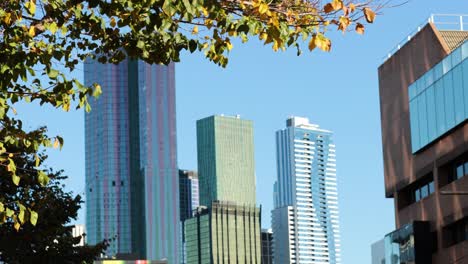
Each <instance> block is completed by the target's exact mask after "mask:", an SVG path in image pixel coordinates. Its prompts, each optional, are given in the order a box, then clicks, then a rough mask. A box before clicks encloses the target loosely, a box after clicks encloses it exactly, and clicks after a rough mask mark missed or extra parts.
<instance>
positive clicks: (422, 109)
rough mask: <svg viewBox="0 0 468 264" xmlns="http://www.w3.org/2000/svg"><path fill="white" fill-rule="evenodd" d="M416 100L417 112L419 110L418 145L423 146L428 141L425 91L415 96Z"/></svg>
mask: <svg viewBox="0 0 468 264" xmlns="http://www.w3.org/2000/svg"><path fill="white" fill-rule="evenodd" d="M416 100H418V112H419V140H420V145H421V146H424V145H426V144H427V143H428V142H429V138H428V133H427V104H426V92H423V93H422V94H420V95H419V96H418V98H416Z"/></svg>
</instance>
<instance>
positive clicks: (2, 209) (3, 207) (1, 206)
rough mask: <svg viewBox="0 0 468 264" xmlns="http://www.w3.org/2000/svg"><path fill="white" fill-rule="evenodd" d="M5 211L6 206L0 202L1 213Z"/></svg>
mask: <svg viewBox="0 0 468 264" xmlns="http://www.w3.org/2000/svg"><path fill="white" fill-rule="evenodd" d="M3 211H5V206H4V205H3V203H2V202H0V213H3Z"/></svg>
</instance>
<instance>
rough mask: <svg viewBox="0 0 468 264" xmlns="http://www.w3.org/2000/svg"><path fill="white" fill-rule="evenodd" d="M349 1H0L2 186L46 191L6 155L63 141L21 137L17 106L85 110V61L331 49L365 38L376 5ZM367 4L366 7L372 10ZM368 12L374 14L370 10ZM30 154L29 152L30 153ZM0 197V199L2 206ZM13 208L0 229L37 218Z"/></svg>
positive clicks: (220, 60) (94, 88)
mask: <svg viewBox="0 0 468 264" xmlns="http://www.w3.org/2000/svg"><path fill="white" fill-rule="evenodd" d="M375 1H379V0H374V2H372V1H371V2H366V3H356V2H355V1H354V0H346V1H343V0H330V2H326V3H324V2H323V1H321V0H177V1H168V0H166V1H164V0H2V1H0V126H1V128H2V130H1V131H0V165H1V166H4V167H5V168H6V172H5V173H4V174H2V176H3V179H2V181H4V180H7V179H8V178H10V179H8V180H11V181H12V182H13V183H14V184H15V185H16V186H18V185H20V184H21V181H23V180H24V179H25V178H26V177H33V176H34V177H35V178H36V179H37V184H39V185H42V186H44V185H46V184H47V182H48V176H47V174H46V173H45V172H44V171H43V170H40V167H39V166H40V158H36V160H37V161H36V164H35V165H36V167H35V169H36V171H34V172H33V173H34V174H35V175H31V173H26V172H22V171H21V170H18V169H17V166H16V160H15V156H17V155H21V152H20V153H17V152H15V151H13V150H12V149H13V148H14V149H20V150H21V151H28V153H30V152H32V153H36V152H37V151H39V149H40V148H41V147H55V148H58V147H60V148H61V146H62V145H63V139H62V138H61V137H58V136H57V137H55V138H49V137H47V136H45V135H44V134H43V133H27V132H25V131H24V129H23V128H22V123H21V121H20V120H15V119H13V116H14V115H15V114H16V110H15V109H14V107H13V106H14V104H15V103H17V102H19V101H25V102H32V101H35V102H38V103H40V104H41V105H42V104H49V105H51V106H53V107H56V108H62V109H63V110H65V111H69V110H70V108H71V107H72V106H73V107H75V106H76V108H84V109H85V110H86V111H90V110H91V107H90V105H89V103H88V97H89V96H93V97H97V96H99V95H100V94H101V86H100V85H99V84H93V85H91V86H89V87H88V86H85V85H84V84H83V83H82V82H81V80H78V79H73V78H70V77H69V76H70V75H69V74H68V73H70V72H72V71H74V70H75V69H76V68H77V67H79V65H80V64H81V63H83V62H85V61H86V60H87V59H96V60H98V61H99V62H101V63H119V62H121V61H122V60H124V59H125V58H132V59H141V60H144V61H145V62H147V63H150V64H153V63H158V64H168V63H170V62H172V61H174V62H177V61H179V59H180V53H181V52H182V51H184V50H185V51H189V52H191V53H193V52H203V53H204V54H205V56H206V57H207V58H208V59H209V60H211V61H213V62H214V63H216V64H217V65H220V66H223V67H224V66H226V65H227V63H228V57H227V56H228V53H229V51H230V50H231V49H232V48H233V44H232V39H234V38H239V39H241V40H242V41H243V42H245V41H248V39H249V38H252V37H255V38H258V39H260V40H261V41H262V42H263V43H264V44H266V45H269V46H271V47H272V49H273V50H274V51H277V50H285V49H287V48H289V47H293V48H296V49H297V51H298V54H300V52H301V49H300V46H301V45H302V44H303V43H305V44H306V45H307V47H308V49H309V50H314V49H316V48H319V49H321V50H324V51H330V49H331V41H330V39H328V38H327V37H326V32H327V30H328V29H329V28H336V29H338V30H341V31H343V32H345V31H348V30H355V31H356V32H357V33H360V34H362V33H364V29H365V26H364V24H365V23H366V22H367V23H372V22H373V21H374V19H375V10H376V9H379V8H380V6H379V5H378V4H377V3H376V2H375ZM371 3H372V4H373V6H370V4H371ZM373 10H374V11H373ZM35 155H36V157H38V155H37V154H35ZM1 201H2V194H0V202H1ZM15 202H16V203H17V206H16V207H14V208H10V207H4V205H3V204H0V213H1V215H0V216H1V217H0V224H1V223H5V222H6V221H7V220H8V219H13V220H14V221H15V225H14V227H15V228H16V229H19V227H20V225H23V224H24V223H25V222H26V221H25V220H24V219H25V218H24V217H23V216H24V215H25V214H26V215H29V219H30V223H31V224H33V225H34V224H35V223H36V221H37V218H38V217H40V215H38V214H37V213H36V212H34V211H32V210H31V209H30V208H27V207H25V206H23V203H24V202H23V201H22V200H21V199H20V198H18V200H17V201H15Z"/></svg>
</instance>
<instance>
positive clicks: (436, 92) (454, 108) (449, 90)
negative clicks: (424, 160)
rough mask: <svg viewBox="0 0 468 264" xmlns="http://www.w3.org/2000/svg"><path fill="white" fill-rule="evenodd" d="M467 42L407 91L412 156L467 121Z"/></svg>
mask: <svg viewBox="0 0 468 264" xmlns="http://www.w3.org/2000/svg"><path fill="white" fill-rule="evenodd" d="M467 58H468V41H465V43H464V44H463V45H461V46H460V47H458V48H457V49H456V50H454V51H453V52H452V53H451V54H450V55H448V56H447V57H446V58H444V59H443V60H442V61H441V62H440V63H438V64H437V65H436V66H434V67H433V68H432V69H431V70H429V71H428V72H426V73H425V74H424V75H423V76H422V77H420V78H419V79H418V80H416V81H415V82H414V83H413V84H411V85H410V86H409V87H408V95H409V110H410V125H411V145H412V150H413V153H415V152H417V151H418V150H420V149H422V148H423V147H425V146H426V145H428V144H429V143H431V142H432V141H434V140H435V139H436V138H438V137H440V136H442V135H443V134H445V133H446V132H447V131H449V130H450V129H452V128H454V127H455V126H457V125H458V124H460V123H462V122H463V121H465V120H466V119H467V118H468V59H467Z"/></svg>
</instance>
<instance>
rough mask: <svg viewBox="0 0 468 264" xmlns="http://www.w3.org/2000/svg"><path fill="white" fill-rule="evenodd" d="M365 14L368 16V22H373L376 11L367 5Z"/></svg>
mask: <svg viewBox="0 0 468 264" xmlns="http://www.w3.org/2000/svg"><path fill="white" fill-rule="evenodd" d="M363 11H364V16H365V17H366V21H367V22H368V23H373V22H374V20H375V13H374V11H372V10H371V9H370V8H368V7H366V8H364V10H363Z"/></svg>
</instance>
